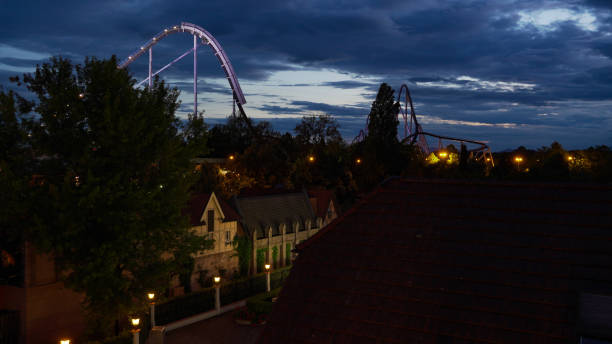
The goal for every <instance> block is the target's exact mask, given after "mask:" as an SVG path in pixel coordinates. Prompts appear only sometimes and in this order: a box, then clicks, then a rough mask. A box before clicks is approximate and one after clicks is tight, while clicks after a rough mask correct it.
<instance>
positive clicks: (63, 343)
mask: <svg viewBox="0 0 612 344" xmlns="http://www.w3.org/2000/svg"><path fill="white" fill-rule="evenodd" d="M60 344H70V339H60Z"/></svg>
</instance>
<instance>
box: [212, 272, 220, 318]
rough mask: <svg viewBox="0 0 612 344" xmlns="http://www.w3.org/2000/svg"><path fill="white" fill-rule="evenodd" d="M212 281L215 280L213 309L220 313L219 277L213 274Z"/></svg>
mask: <svg viewBox="0 0 612 344" xmlns="http://www.w3.org/2000/svg"><path fill="white" fill-rule="evenodd" d="M213 281H215V310H216V311H217V313H221V292H220V287H221V277H220V276H215V277H213Z"/></svg>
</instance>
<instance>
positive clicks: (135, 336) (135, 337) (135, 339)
mask: <svg viewBox="0 0 612 344" xmlns="http://www.w3.org/2000/svg"><path fill="white" fill-rule="evenodd" d="M131 321H132V326H133V327H134V328H133V329H132V344H140V329H139V328H138V325H140V318H132V319H131Z"/></svg>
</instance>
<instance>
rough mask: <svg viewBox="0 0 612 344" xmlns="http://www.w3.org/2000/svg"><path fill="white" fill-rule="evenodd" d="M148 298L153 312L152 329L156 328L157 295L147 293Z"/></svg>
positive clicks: (151, 312)
mask: <svg viewBox="0 0 612 344" xmlns="http://www.w3.org/2000/svg"><path fill="white" fill-rule="evenodd" d="M147 298H148V299H149V305H150V307H151V308H150V309H151V311H150V312H149V313H150V314H151V327H154V326H155V293H147Z"/></svg>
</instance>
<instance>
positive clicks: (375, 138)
mask: <svg viewBox="0 0 612 344" xmlns="http://www.w3.org/2000/svg"><path fill="white" fill-rule="evenodd" d="M393 93H394V91H393V89H392V88H391V87H390V86H389V85H387V84H386V83H382V84H381V85H380V88H379V89H378V94H377V95H376V100H374V102H373V103H372V108H371V110H370V114H369V115H368V136H367V138H366V141H371V142H372V143H373V144H376V145H378V146H379V147H380V148H381V149H386V148H390V147H393V146H395V145H396V144H397V142H398V141H397V125H398V124H399V120H398V119H397V114H398V113H399V108H400V104H399V102H396V101H395V98H394V96H393Z"/></svg>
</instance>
